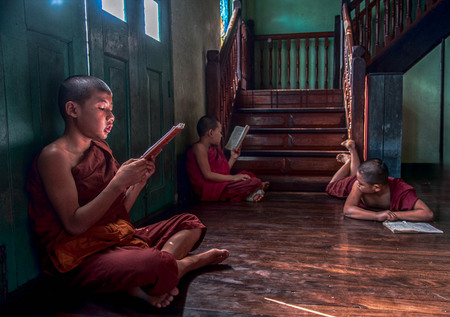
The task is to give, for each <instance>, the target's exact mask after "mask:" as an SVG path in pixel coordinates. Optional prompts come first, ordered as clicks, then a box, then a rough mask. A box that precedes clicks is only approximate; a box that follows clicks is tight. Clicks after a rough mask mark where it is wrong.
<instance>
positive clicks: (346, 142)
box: [341, 139, 355, 150]
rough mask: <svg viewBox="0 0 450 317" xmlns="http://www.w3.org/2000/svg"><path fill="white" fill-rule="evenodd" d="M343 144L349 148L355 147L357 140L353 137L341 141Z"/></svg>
mask: <svg viewBox="0 0 450 317" xmlns="http://www.w3.org/2000/svg"><path fill="white" fill-rule="evenodd" d="M341 145H342V146H343V147H345V148H347V149H348V150H352V149H355V141H353V140H352V139H347V140H345V141H344V142H342V143H341Z"/></svg>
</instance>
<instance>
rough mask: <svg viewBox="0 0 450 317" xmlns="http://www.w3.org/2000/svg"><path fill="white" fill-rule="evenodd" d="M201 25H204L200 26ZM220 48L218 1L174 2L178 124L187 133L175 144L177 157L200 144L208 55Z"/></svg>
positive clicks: (173, 39)
mask: <svg viewBox="0 0 450 317" xmlns="http://www.w3.org/2000/svg"><path fill="white" fill-rule="evenodd" d="M199 21H201V23H198V22H199ZM219 48H220V3H219V1H217V0H202V1H201V5H199V1H197V0H173V1H172V56H173V87H174V106H175V122H184V123H185V124H186V127H185V129H184V130H183V132H182V133H180V134H179V135H178V136H177V137H176V140H175V142H176V143H175V144H176V153H177V154H178V155H182V154H184V152H185V150H186V147H187V145H189V144H190V143H193V142H195V141H196V140H197V138H198V137H197V132H196V126H197V121H198V119H200V117H202V116H203V115H205V114H206V91H205V85H206V84H205V83H206V80H205V72H206V53H207V52H208V50H219Z"/></svg>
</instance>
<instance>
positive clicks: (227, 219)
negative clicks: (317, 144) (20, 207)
mask: <svg viewBox="0 0 450 317" xmlns="http://www.w3.org/2000/svg"><path fill="white" fill-rule="evenodd" d="M440 177H441V178H440V179H438V180H435V179H429V178H427V177H425V178H423V179H406V180H407V181H408V182H409V183H410V184H411V185H413V186H414V187H415V188H416V190H417V192H418V194H419V197H420V198H421V199H422V200H424V201H425V202H426V203H427V204H428V205H429V206H430V207H431V208H432V209H433V210H434V211H435V214H436V221H435V223H434V225H435V226H436V227H438V228H440V229H442V230H443V231H444V234H394V233H392V232H390V231H389V230H388V229H386V228H384V227H383V226H382V224H381V223H379V222H372V221H360V220H352V219H348V218H344V217H343V216H342V212H341V211H342V206H343V202H342V201H341V200H338V199H334V198H331V197H329V196H327V195H326V194H325V193H301V192H270V191H269V193H268V195H267V197H266V198H265V199H264V200H263V201H262V202H260V203H248V202H241V203H195V204H192V205H190V206H184V207H182V206H178V208H177V209H176V210H172V211H167V212H166V213H164V214H161V215H160V216H159V217H160V218H167V217H168V216H170V215H171V214H173V213H180V212H183V211H190V212H192V213H195V214H196V215H198V217H200V219H201V220H202V221H203V222H204V223H205V224H206V225H207V227H208V232H207V235H206V237H205V239H204V241H203V243H202V245H201V246H200V248H199V250H196V251H195V252H201V251H205V250H208V249H210V248H213V247H218V248H227V249H229V250H230V258H229V259H227V260H226V261H225V262H224V263H223V264H221V265H216V266H210V267H207V268H204V269H202V270H199V271H196V272H191V273H190V274H188V275H187V276H185V277H184V278H183V279H182V280H181V282H180V284H179V288H180V292H181V293H180V295H179V296H177V298H176V299H175V301H174V302H173V303H172V305H171V306H170V307H168V308H165V309H162V310H158V309H154V308H150V307H148V306H146V305H145V304H143V303H141V302H139V301H137V300H134V299H132V298H130V297H128V296H125V295H119V294H109V295H101V296H100V295H96V296H93V295H88V294H85V293H79V292H74V291H73V290H67V289H64V288H61V287H60V286H59V288H58V287H52V288H50V287H49V285H51V284H47V288H42V287H41V288H40V289H39V288H38V289H37V291H34V292H31V293H27V295H26V296H24V297H23V298H22V301H18V302H16V304H15V306H12V307H14V310H13V313H14V314H11V315H9V314H8V313H11V310H10V311H6V312H5V311H3V312H0V314H1V315H2V316H288V317H290V316H316V314H313V313H310V312H306V311H302V310H300V309H297V308H294V307H291V306H286V305H281V304H279V303H275V302H272V301H269V300H267V299H265V298H270V299H274V300H277V301H281V302H284V303H287V304H290V305H294V306H298V307H302V308H306V309H309V310H313V311H317V312H320V313H323V314H328V315H331V316H377V317H378V316H380V317H381V316H383V317H385V316H408V317H409V316H448V315H449V314H450V288H449V285H450V274H449V273H450V266H449V263H450V207H449V206H450V198H449V195H448V186H449V185H450V178H447V179H445V178H443V177H442V176H440ZM156 220H157V218H153V219H151V221H156ZM53 286H54V285H53ZM317 316H318V315H317Z"/></svg>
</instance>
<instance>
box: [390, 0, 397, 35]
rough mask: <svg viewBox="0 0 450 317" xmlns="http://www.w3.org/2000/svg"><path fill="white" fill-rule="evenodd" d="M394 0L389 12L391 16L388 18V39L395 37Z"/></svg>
mask: <svg viewBox="0 0 450 317" xmlns="http://www.w3.org/2000/svg"><path fill="white" fill-rule="evenodd" d="M395 4H396V0H392V3H391V12H390V15H391V18H390V20H391V22H390V23H391V33H390V37H389V38H390V39H391V40H392V39H394V38H395V28H396V25H395V8H396V5H395Z"/></svg>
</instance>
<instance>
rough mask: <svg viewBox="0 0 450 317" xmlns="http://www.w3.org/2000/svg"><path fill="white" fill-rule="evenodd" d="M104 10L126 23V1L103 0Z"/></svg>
mask: <svg viewBox="0 0 450 317" xmlns="http://www.w3.org/2000/svg"><path fill="white" fill-rule="evenodd" d="M102 9H103V10H105V11H106V12H108V13H109V14H112V15H113V16H115V17H117V18H119V19H121V20H122V21H126V19H125V4H124V0H102Z"/></svg>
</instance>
